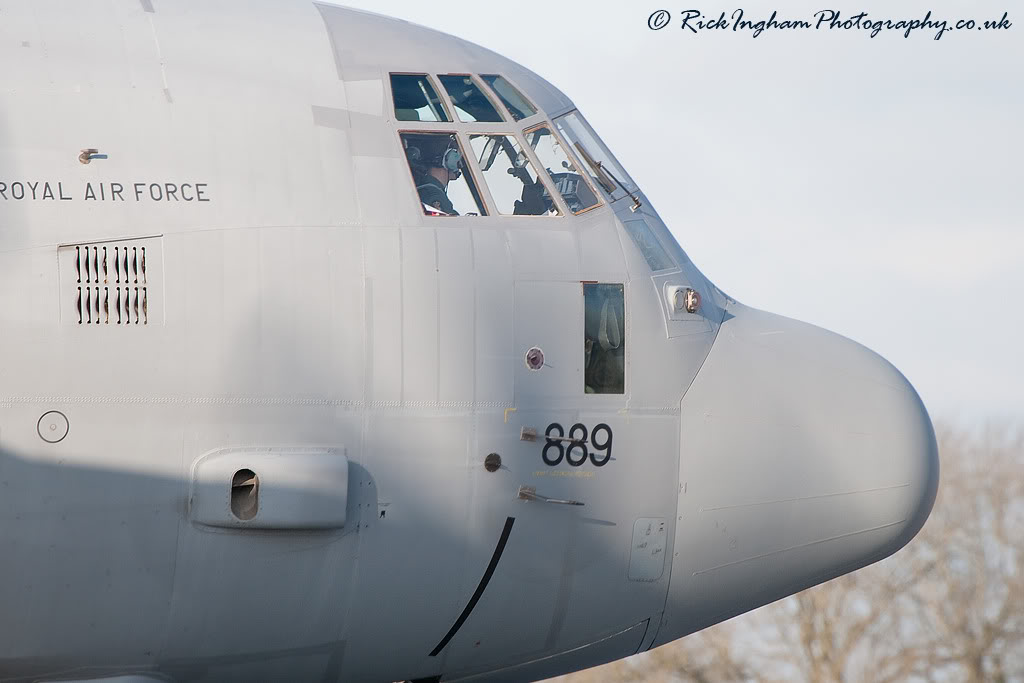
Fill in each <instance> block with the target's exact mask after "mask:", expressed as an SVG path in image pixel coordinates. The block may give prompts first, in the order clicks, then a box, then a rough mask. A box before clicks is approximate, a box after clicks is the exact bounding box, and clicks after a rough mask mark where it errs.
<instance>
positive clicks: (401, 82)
mask: <svg viewBox="0 0 1024 683" xmlns="http://www.w3.org/2000/svg"><path fill="white" fill-rule="evenodd" d="M391 96H392V97H393V98H394V103H395V118H396V119H397V120H399V121H450V120H451V119H449V118H448V113H447V112H446V111H445V109H444V105H443V104H441V99H440V98H439V97H438V96H437V91H436V90H434V86H433V85H431V84H430V79H429V78H428V77H427V75H426V74H391Z"/></svg>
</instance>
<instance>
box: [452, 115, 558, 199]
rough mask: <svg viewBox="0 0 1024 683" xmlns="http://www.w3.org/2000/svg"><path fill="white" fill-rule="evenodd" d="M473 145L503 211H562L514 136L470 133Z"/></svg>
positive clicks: (483, 171) (470, 142) (485, 180)
mask: <svg viewBox="0 0 1024 683" xmlns="http://www.w3.org/2000/svg"><path fill="white" fill-rule="evenodd" d="M469 144H470V146H471V147H472V148H473V156H474V157H476V160H477V163H478V164H479V166H480V171H481V172H482V173H483V177H484V182H485V183H487V187H488V189H489V190H490V191H491V197H493V198H494V203H495V205H496V207H497V209H498V212H499V213H502V214H506V215H508V214H513V215H516V216H557V215H559V214H560V213H561V212H560V211H559V210H558V207H557V206H555V203H554V202H553V201H552V200H551V196H550V195H549V194H548V193H547V191H546V190H545V188H544V183H543V182H541V180H540V178H539V177H538V176H537V174H536V173H535V172H534V170H533V166H532V165H531V164H530V159H529V158H528V157H527V156H526V153H525V152H524V151H523V150H522V148H521V147H520V145H519V141H518V140H516V138H515V137H514V136H511V135H470V136H469Z"/></svg>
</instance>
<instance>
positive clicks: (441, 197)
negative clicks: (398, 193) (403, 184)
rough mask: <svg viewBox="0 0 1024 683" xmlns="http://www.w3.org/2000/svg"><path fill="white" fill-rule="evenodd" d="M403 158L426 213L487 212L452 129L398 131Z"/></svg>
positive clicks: (473, 213)
mask: <svg viewBox="0 0 1024 683" xmlns="http://www.w3.org/2000/svg"><path fill="white" fill-rule="evenodd" d="M400 135H401V138H402V147H403V149H404V150H405V158H406V160H407V161H408V162H409V171H410V172H411V173H412V180H413V183H414V184H415V186H416V193H417V195H419V201H420V205H421V207H422V209H423V213H425V214H426V215H428V216H459V215H466V216H478V215H487V212H486V210H485V209H484V202H483V200H482V199H481V197H480V191H479V190H478V189H477V187H476V184H475V183H474V182H473V176H472V174H471V173H469V169H468V167H467V166H466V159H465V156H464V155H463V154H462V148H461V146H460V145H459V139H458V136H457V135H456V134H454V133H421V132H415V133H412V132H406V133H401V134H400Z"/></svg>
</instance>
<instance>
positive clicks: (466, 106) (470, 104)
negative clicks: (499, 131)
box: [438, 75, 504, 122]
mask: <svg viewBox="0 0 1024 683" xmlns="http://www.w3.org/2000/svg"><path fill="white" fill-rule="evenodd" d="M438 79H440V81H441V85H442V86H444V89H445V90H447V91H448V96H449V97H450V98H451V101H452V104H453V105H454V107H455V113H456V114H457V115H458V117H459V121H467V122H472V121H486V122H496V121H502V120H504V119H502V117H501V114H499V113H498V110H497V109H495V108H494V105H493V104H491V101H490V100H489V99H487V96H486V95H484V93H483V91H482V90H480V87H479V86H478V85H477V84H476V83H474V82H473V79H472V77H470V76H457V75H446V76H438Z"/></svg>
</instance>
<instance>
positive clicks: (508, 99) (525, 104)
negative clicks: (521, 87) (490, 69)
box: [480, 74, 537, 121]
mask: <svg viewBox="0 0 1024 683" xmlns="http://www.w3.org/2000/svg"><path fill="white" fill-rule="evenodd" d="M480 78H482V79H484V82H485V83H487V85H489V86H491V90H493V91H494V94H495V95H497V96H498V99H500V100H501V103H502V104H504V105H505V108H506V109H508V113H509V114H511V115H512V118H513V119H515V120H516V121H522V120H523V119H525V118H529V117H530V116H533V115H534V114H536V113H537V108H536V107H534V106H533V105H532V104H530V101H529V100H528V99H526V98H525V97H523V95H522V93H520V92H519V91H518V90H516V89H515V88H514V87H513V86H512V84H511V83H509V82H508V81H506V80H505V79H504V78H502V77H501V76H499V75H497V74H481V75H480Z"/></svg>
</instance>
